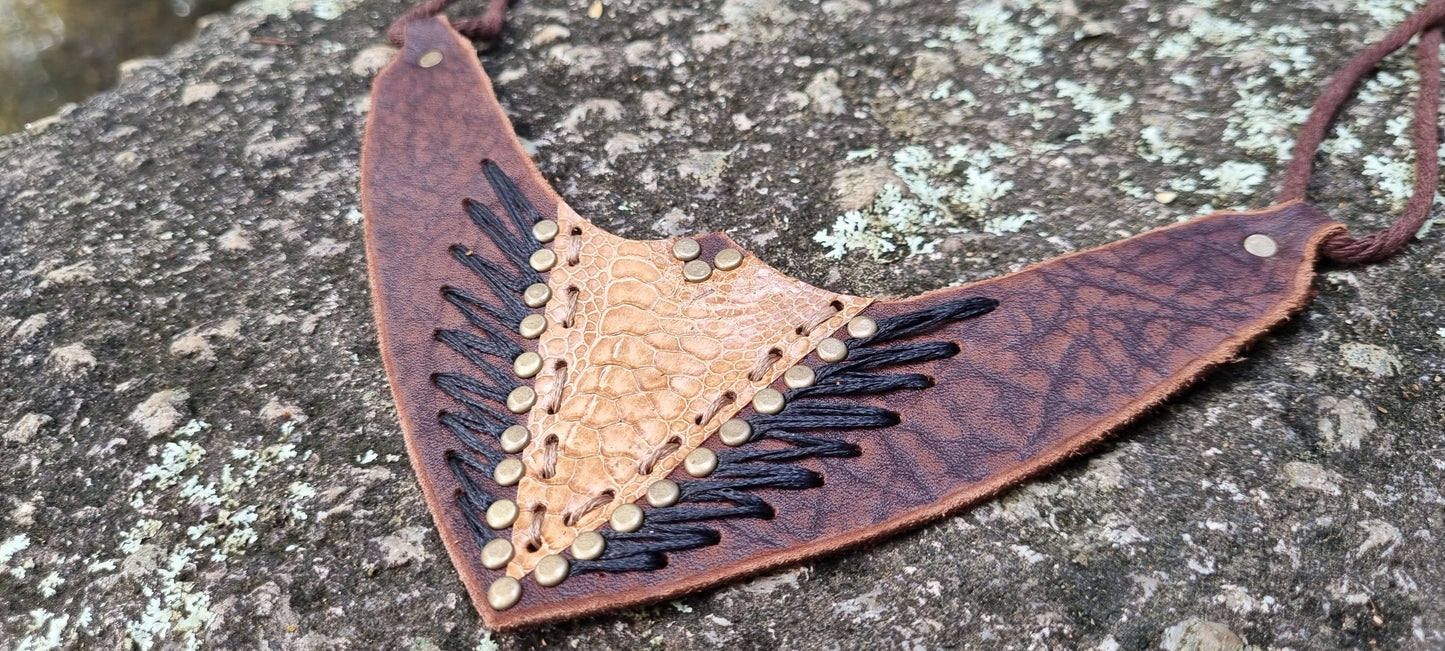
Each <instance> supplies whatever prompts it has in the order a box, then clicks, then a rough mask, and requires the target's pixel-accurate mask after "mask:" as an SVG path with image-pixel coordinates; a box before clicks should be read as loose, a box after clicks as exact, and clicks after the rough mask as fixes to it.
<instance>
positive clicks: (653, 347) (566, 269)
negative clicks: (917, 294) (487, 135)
mask: <svg viewBox="0 0 1445 651" xmlns="http://www.w3.org/2000/svg"><path fill="white" fill-rule="evenodd" d="M557 224H558V226H559V231H560V233H561V234H560V235H558V237H557V239H556V241H554V242H553V243H552V247H553V250H554V251H558V252H562V253H561V255H559V258H560V260H561V261H560V262H559V263H558V264H557V266H556V267H555V268H554V269H553V270H552V271H551V272H550V274H549V278H548V280H547V283H548V285H549V286H550V287H551V289H552V300H551V301H549V302H548V304H547V305H546V306H545V309H544V312H545V313H546V315H547V320H548V322H549V323H551V324H553V325H552V326H550V327H549V328H548V330H547V332H546V333H545V334H543V335H542V337H541V339H540V340H539V342H538V344H537V350H538V352H539V353H541V354H542V357H543V359H545V360H547V361H546V362H545V364H544V367H543V368H544V370H543V371H542V373H541V374H539V375H538V376H537V377H536V380H535V384H534V386H535V388H536V391H537V393H538V394H539V395H547V394H548V393H550V392H551V390H552V386H553V383H554V382H556V381H557V380H558V378H559V377H560V378H562V379H563V386H564V388H563V392H562V402H561V404H560V406H559V407H558V409H557V412H556V413H555V414H551V413H547V411H546V410H544V409H542V408H534V409H533V410H532V412H531V414H530V419H529V422H528V427H529V429H531V431H532V443H531V444H530V446H529V447H528V449H527V450H525V451H524V452H523V453H522V459H523V462H524V464H525V465H526V466H527V468H528V472H527V474H526V476H525V477H524V478H523V479H522V482H521V484H520V485H519V486H518V489H517V504H518V505H520V506H521V507H522V511H521V516H520V518H519V519H518V521H517V523H516V525H515V526H514V527H513V529H512V543H513V547H514V548H515V549H516V550H517V555H516V557H514V558H513V559H512V562H511V564H510V565H509V566H508V568H507V573H508V574H510V575H512V576H514V577H519V578H520V577H521V576H522V575H524V574H525V573H526V572H528V571H531V569H532V568H533V567H534V566H536V564H537V561H538V560H540V559H541V557H542V556H545V555H547V554H557V553H561V552H562V551H563V550H565V549H566V548H567V546H568V545H570V544H572V540H573V539H574V538H576V536H577V534H579V533H581V532H583V531H591V530H593V529H596V528H597V527H598V526H599V525H601V524H602V523H604V522H606V521H607V518H608V517H610V516H611V515H612V512H613V511H614V510H615V509H616V508H617V507H618V506H620V505H622V504H629V503H632V502H635V501H637V500H638V499H639V498H641V497H642V496H643V495H645V494H646V493H647V487H648V486H649V485H651V484H652V483H653V482H655V481H657V480H659V479H662V478H664V477H666V476H667V474H668V472H670V471H672V469H673V468H676V467H677V465H678V464H680V463H682V459H683V457H685V456H687V453H689V452H692V451H693V450H694V449H696V448H697V446H699V445H701V444H702V442H703V440H705V439H706V438H707V437H708V436H709V435H710V434H712V433H713V432H715V431H717V427H718V425H720V424H722V422H723V421H725V420H727V419H728V418H731V417H732V416H733V414H735V413H737V411H738V409H739V408H741V407H742V406H743V405H745V404H747V403H748V402H749V401H751V400H752V399H753V394H754V393H755V392H756V391H757V390H758V389H761V388H763V387H766V386H768V385H769V384H771V383H772V382H773V380H775V379H776V378H777V377H778V376H779V375H781V374H782V373H783V371H785V370H787V368H788V367H789V366H792V365H793V364H795V363H797V362H798V361H799V360H801V359H802V358H803V357H804V356H805V355H807V354H808V353H810V352H812V350H813V348H814V347H815V346H817V343H818V341H820V340H821V339H823V338H824V337H826V336H828V335H829V334H831V333H832V332H833V331H835V330H837V329H838V328H840V327H842V326H843V324H844V323H845V322H846V321H847V320H848V319H849V318H851V317H853V316H854V315H856V314H857V313H858V312H859V311H860V310H862V309H863V308H864V307H866V306H867V305H868V304H869V303H870V302H871V301H870V300H868V299H864V298H858V297H856V296H845V295H841V294H834V293H833V292H829V291H825V290H821V289H818V288H816V287H812V286H809V285H805V284H803V283H801V282H799V281H797V280H794V279H792V278H788V277H787V276H784V275H783V274H781V273H779V272H778V271H777V270H775V269H773V268H772V267H769V266H767V265H765V264H763V263H762V262H761V261H759V260H758V259H757V258H754V257H751V256H748V257H745V258H744V260H743V263H742V265H740V266H739V267H738V268H736V269H732V270H728V271H723V270H720V269H715V270H713V274H712V277H710V278H709V279H708V280H707V281H705V282H701V283H694V282H689V281H687V280H685V279H684V278H683V277H682V267H683V263H682V262H681V261H679V260H677V259H676V258H675V257H673V255H672V241H671V240H654V241H648V242H636V241H632V240H626V239H623V238H620V237H617V236H615V235H612V234H609V233H607V232H604V231H602V230H601V229H599V228H597V227H595V226H592V225H591V224H589V223H587V222H586V221H585V220H583V219H582V218H581V217H579V216H578V215H577V213H576V212H573V210H572V209H571V208H569V207H568V206H566V205H565V204H562V205H560V206H559V208H558V213H557ZM574 232H575V233H576V234H575V235H574V234H573V233H574ZM574 237H575V238H577V239H578V240H579V241H580V245H578V246H575V247H574V246H573V243H572V242H571V239H572V238H574ZM714 239H717V238H716V236H715V237H714ZM571 250H576V251H578V255H577V261H576V264H575V265H574V264H570V260H568V257H569V256H568V255H567V254H566V252H567V251H571ZM701 259H704V260H710V259H711V256H706V257H704V258H701ZM574 288H575V291H576V292H577V303H576V313H575V316H574V318H573V321H574V325H573V327H570V328H568V327H562V326H560V325H557V324H561V323H564V322H565V321H566V320H567V316H568V312H569V311H570V310H569V306H568V300H567V298H566V297H567V296H568V293H569V292H570V291H573V290H574ZM834 306H837V307H840V308H842V309H840V310H837V311H836V312H835V311H834V309H833V307H834ZM820 312H821V313H825V314H833V316H831V317H829V318H828V320H827V321H825V322H823V323H822V324H818V325H816V326H814V327H812V328H809V330H808V332H807V333H805V334H800V333H798V332H797V329H798V327H799V324H803V323H809V322H812V320H813V319H814V315H815V314H818V313H820ZM769 351H777V354H776V356H774V357H767V356H768V353H769ZM760 359H764V360H765V359H773V360H774V361H773V362H772V363H771V364H770V365H768V366H767V367H766V372H765V373H763V374H761V376H760V377H759V379H757V380H752V379H750V378H749V376H750V375H751V374H752V373H753V371H754V369H755V368H757V367H758V366H759V361H760ZM558 362H561V363H562V364H563V365H564V366H562V367H561V368H562V371H558V370H557V368H558V367H557V363H558ZM724 395H728V396H732V399H731V400H730V401H727V402H726V403H725V405H724V406H723V407H722V408H721V409H710V407H711V405H712V404H713V402H714V401H716V400H717V399H718V398H719V397H722V396H724ZM704 414H711V415H710V417H709V418H708V419H707V421H706V422H698V421H699V419H700V417H701V416H703V415H704ZM549 436H556V437H557V441H558V444H559V445H558V450H557V453H556V457H557V460H556V471H555V474H554V475H552V476H551V477H544V476H543V473H540V472H536V470H538V469H540V468H541V467H542V466H543V463H544V457H545V452H544V441H546V440H547V438H548V437H549ZM671 439H677V440H678V442H679V445H678V446H676V448H675V450H674V451H673V452H671V453H670V454H667V455H665V456H661V457H657V460H656V462H655V463H653V464H652V465H651V472H649V473H647V474H642V473H641V472H640V471H639V463H640V462H641V461H642V460H644V459H648V458H650V456H652V455H655V452H656V451H658V450H660V449H664V446H665V445H666V444H667V443H668V441H669V440H671ZM604 491H612V494H613V498H612V499H611V500H610V501H609V502H608V503H606V504H605V505H603V506H602V507H600V508H595V509H592V510H589V511H587V512H586V513H585V514H583V515H582V516H581V518H580V519H577V520H575V521H574V522H573V524H571V525H570V526H569V525H567V524H566V523H565V522H564V514H566V513H568V512H575V511H576V510H577V509H579V508H580V507H581V506H583V505H585V504H587V503H588V501H589V500H591V499H592V498H593V497H594V496H596V495H599V494H602V493H603V492H604ZM539 505H540V506H543V507H545V510H541V509H538V508H537V507H538V506H539ZM539 511H541V512H543V513H544V514H545V515H544V516H543V525H542V526H541V529H540V540H539V541H533V540H532V537H531V534H530V531H531V529H532V518H533V517H534V514H535V513H537V512H539Z"/></svg>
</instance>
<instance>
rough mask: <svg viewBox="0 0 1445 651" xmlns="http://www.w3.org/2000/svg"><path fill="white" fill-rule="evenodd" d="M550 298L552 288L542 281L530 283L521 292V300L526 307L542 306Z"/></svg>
mask: <svg viewBox="0 0 1445 651" xmlns="http://www.w3.org/2000/svg"><path fill="white" fill-rule="evenodd" d="M550 300H552V288H551V287H548V286H546V285H545V284H543V283H532V284H530V285H527V289H526V290H524V291H523V292H522V302H523V303H526V304H527V307H542V306H543V305H546V304H547V301H550Z"/></svg>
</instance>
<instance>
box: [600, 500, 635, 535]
mask: <svg viewBox="0 0 1445 651" xmlns="http://www.w3.org/2000/svg"><path fill="white" fill-rule="evenodd" d="M607 524H609V525H611V526H612V530H613V531H620V532H622V533H632V532H633V531H637V530H638V529H641V528H642V507H640V506H638V505H636V504H623V505H622V506H619V507H617V509H616V510H614V511H613V512H612V517H611V518H610V519H608V521H607Z"/></svg>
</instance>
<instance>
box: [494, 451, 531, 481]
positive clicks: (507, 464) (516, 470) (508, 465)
mask: <svg viewBox="0 0 1445 651" xmlns="http://www.w3.org/2000/svg"><path fill="white" fill-rule="evenodd" d="M526 472H527V469H526V467H525V466H523V465H522V460H521V459H518V458H516V457H507V458H506V459H502V462H501V463H499V464H497V467H496V468H493V469H492V479H493V480H495V481H496V482H497V485H498V486H516V485H517V482H519V481H522V475H523V474H525V473H526Z"/></svg>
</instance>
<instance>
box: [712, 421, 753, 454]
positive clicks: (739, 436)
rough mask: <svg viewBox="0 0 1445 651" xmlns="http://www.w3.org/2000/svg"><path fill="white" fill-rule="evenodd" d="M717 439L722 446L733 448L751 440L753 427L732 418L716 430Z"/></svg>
mask: <svg viewBox="0 0 1445 651" xmlns="http://www.w3.org/2000/svg"><path fill="white" fill-rule="evenodd" d="M717 437H718V439H720V440H722V442H723V445H726V446H729V447H734V448H735V447H737V446H739V445H742V444H744V443H747V442H748V441H751V440H753V426H752V425H749V424H748V421H745V420H743V419H741V418H733V419H730V420H728V421H727V422H726V423H723V424H722V427H720V428H718V430H717Z"/></svg>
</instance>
